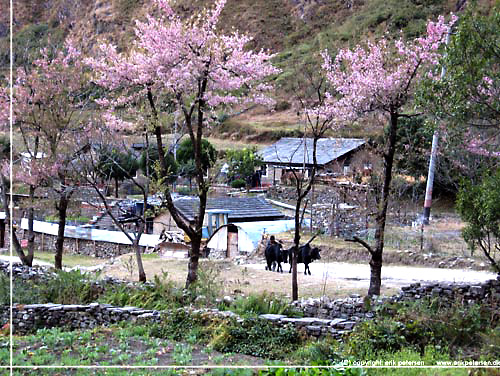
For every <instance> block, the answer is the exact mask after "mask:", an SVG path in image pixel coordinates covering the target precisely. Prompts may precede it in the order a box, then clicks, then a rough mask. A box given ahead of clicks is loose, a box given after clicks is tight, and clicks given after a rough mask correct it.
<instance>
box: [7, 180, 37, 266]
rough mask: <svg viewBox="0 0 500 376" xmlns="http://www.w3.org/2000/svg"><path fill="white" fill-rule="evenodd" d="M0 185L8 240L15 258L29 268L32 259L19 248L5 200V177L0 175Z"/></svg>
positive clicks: (19, 244)
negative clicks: (8, 235) (10, 242)
mask: <svg viewBox="0 0 500 376" xmlns="http://www.w3.org/2000/svg"><path fill="white" fill-rule="evenodd" d="M0 184H1V185H2V187H1V188H2V205H3V210H4V212H5V222H6V223H7V225H8V226H9V233H10V239H11V241H12V245H13V247H14V250H15V251H16V254H17V256H18V257H19V259H20V260H21V262H22V264H23V265H26V266H29V267H31V266H32V265H33V258H31V260H30V259H29V258H28V257H26V255H25V254H24V252H23V248H22V247H21V243H19V239H18V238H17V234H16V232H15V231H14V226H12V223H11V220H10V219H11V218H10V208H9V200H8V199H7V187H8V185H9V184H8V183H7V179H6V178H5V176H3V175H0Z"/></svg>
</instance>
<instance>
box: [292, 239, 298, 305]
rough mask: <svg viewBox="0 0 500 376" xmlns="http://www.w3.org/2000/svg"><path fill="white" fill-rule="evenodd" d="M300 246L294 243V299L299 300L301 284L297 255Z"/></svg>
mask: <svg viewBox="0 0 500 376" xmlns="http://www.w3.org/2000/svg"><path fill="white" fill-rule="evenodd" d="M298 249H299V248H298V247H297V245H294V246H293V248H292V255H291V257H292V260H291V263H292V301H295V300H299V284H298V281H297V257H298Z"/></svg>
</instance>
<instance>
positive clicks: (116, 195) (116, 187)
mask: <svg viewBox="0 0 500 376" xmlns="http://www.w3.org/2000/svg"><path fill="white" fill-rule="evenodd" d="M115 197H116V198H118V179H117V178H115Z"/></svg>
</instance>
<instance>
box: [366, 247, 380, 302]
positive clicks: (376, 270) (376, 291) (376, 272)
mask: <svg viewBox="0 0 500 376" xmlns="http://www.w3.org/2000/svg"><path fill="white" fill-rule="evenodd" d="M379 256H380V257H379ZM381 284H382V254H379V255H378V254H374V255H373V256H372V258H371V260H370V287H369V288H368V295H369V296H373V295H380V287H381Z"/></svg>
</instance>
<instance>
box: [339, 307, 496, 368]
mask: <svg viewBox="0 0 500 376" xmlns="http://www.w3.org/2000/svg"><path fill="white" fill-rule="evenodd" d="M494 311H495V304H492V306H490V305H489V304H488V301H484V302H482V303H481V304H472V305H469V306H464V305H463V303H462V302H460V301H458V300H457V301H456V302H454V303H453V304H451V305H450V304H448V305H445V304H443V303H441V302H440V301H439V300H423V301H420V302H411V303H396V304H389V305H386V306H384V307H383V309H381V310H379V312H378V316H377V318H376V319H374V320H372V321H367V322H363V323H361V324H359V325H358V326H356V328H355V330H354V331H353V333H352V334H351V335H350V336H349V337H348V338H347V340H346V343H345V347H344V351H345V353H346V354H347V355H353V356H356V357H359V358H362V359H371V358H374V357H376V355H377V354H378V353H380V352H397V351H400V350H401V349H403V348H411V349H413V350H414V351H418V352H419V353H420V354H424V352H425V349H426V348H427V347H428V346H436V347H437V348H448V349H449V351H450V354H451V355H457V354H459V353H460V351H462V350H463V349H464V348H466V349H467V351H468V353H473V352H476V353H478V354H479V353H480V351H481V348H482V347H484V346H487V345H486V344H487V343H488V342H487V340H486V339H485V338H484V336H482V335H481V333H485V332H489V333H491V334H493V336H492V338H493V342H495V343H498V337H497V339H496V340H495V339H494V333H495V330H497V328H498V322H499V317H498V315H495V314H492V312H494ZM487 347H488V346H487ZM489 348H491V346H489ZM490 354H491V355H492V356H493V354H494V351H493V352H490Z"/></svg>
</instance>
